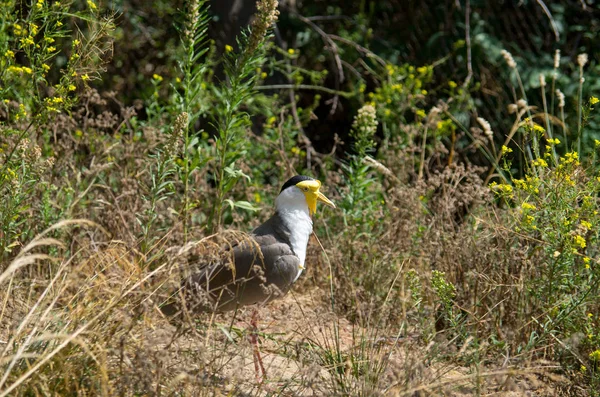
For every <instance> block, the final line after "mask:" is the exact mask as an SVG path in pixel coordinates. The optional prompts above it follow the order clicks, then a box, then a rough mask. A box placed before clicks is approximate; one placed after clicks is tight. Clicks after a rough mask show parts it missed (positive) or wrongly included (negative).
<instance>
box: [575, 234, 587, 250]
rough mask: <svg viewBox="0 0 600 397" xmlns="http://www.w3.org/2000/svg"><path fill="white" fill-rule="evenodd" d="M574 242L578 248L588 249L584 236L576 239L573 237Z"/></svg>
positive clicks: (578, 236)
mask: <svg viewBox="0 0 600 397" xmlns="http://www.w3.org/2000/svg"><path fill="white" fill-rule="evenodd" d="M573 242H574V243H575V245H576V246H578V247H579V248H585V247H586V245H587V244H586V242H585V238H583V237H582V236H580V235H579V234H577V235H575V237H573Z"/></svg>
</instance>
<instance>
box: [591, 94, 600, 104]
mask: <svg viewBox="0 0 600 397" xmlns="http://www.w3.org/2000/svg"><path fill="white" fill-rule="evenodd" d="M598 102H600V99H598V98H597V97H595V96H593V97H591V98H590V105H595V104H597V103H598Z"/></svg>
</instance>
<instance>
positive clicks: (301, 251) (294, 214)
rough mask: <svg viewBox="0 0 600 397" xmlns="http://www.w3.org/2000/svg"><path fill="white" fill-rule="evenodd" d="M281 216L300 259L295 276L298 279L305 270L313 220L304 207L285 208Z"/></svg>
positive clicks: (295, 252) (291, 243)
mask: <svg viewBox="0 0 600 397" xmlns="http://www.w3.org/2000/svg"><path fill="white" fill-rule="evenodd" d="M280 216H281V219H282V220H283V222H284V223H285V224H286V227H287V229H288V230H289V231H290V245H291V246H292V249H293V250H294V254H296V256H297V257H298V258H299V259H300V267H299V268H298V274H296V278H294V281H296V280H297V279H298V277H300V275H301V274H302V270H304V261H305V259H306V247H307V246H308V239H309V238H310V234H311V233H312V226H313V225H312V220H311V219H310V215H308V211H304V210H303V209H289V210H285V211H283V213H280Z"/></svg>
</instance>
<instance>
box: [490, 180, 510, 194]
mask: <svg viewBox="0 0 600 397" xmlns="http://www.w3.org/2000/svg"><path fill="white" fill-rule="evenodd" d="M490 189H492V190H493V191H495V192H497V193H500V194H510V193H512V192H513V187H512V186H511V185H509V184H507V183H496V182H492V183H490Z"/></svg>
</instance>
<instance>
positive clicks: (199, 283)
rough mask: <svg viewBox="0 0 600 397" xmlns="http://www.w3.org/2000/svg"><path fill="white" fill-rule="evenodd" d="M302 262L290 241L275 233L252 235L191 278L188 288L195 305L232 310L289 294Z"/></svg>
mask: <svg viewBox="0 0 600 397" xmlns="http://www.w3.org/2000/svg"><path fill="white" fill-rule="evenodd" d="M298 266H299V259H298V258H297V257H296V256H295V255H294V253H293V251H292V250H291V248H290V246H289V245H287V244H285V243H282V242H281V241H279V240H277V239H276V238H275V237H274V236H272V235H263V236H252V239H248V240H244V241H242V242H240V243H239V244H238V245H237V246H235V247H234V248H233V250H232V251H231V252H230V255H229V258H225V259H224V260H223V261H221V262H218V263H213V264H210V265H208V266H206V267H205V268H204V269H203V270H202V271H200V272H199V273H197V274H195V275H193V276H191V277H190V278H188V280H186V282H185V286H184V288H185V289H186V296H187V298H188V302H191V303H192V305H191V306H192V308H194V309H196V310H200V311H210V310H215V309H216V310H218V311H228V310H233V309H235V308H236V307H238V306H244V305H250V304H254V303H260V302H267V301H269V300H271V299H273V298H274V297H276V296H279V295H282V294H285V293H286V292H287V291H288V290H289V288H290V286H291V284H292V282H293V281H294V278H295V276H296V274H297V271H298Z"/></svg>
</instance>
